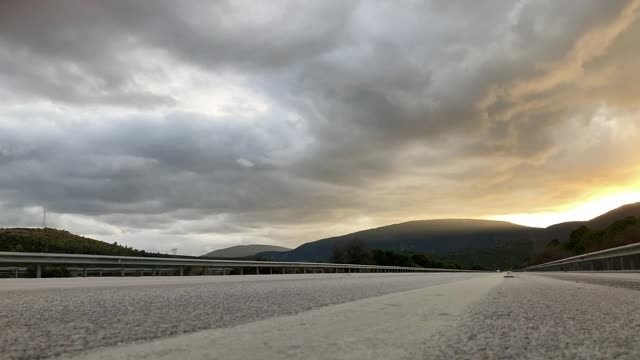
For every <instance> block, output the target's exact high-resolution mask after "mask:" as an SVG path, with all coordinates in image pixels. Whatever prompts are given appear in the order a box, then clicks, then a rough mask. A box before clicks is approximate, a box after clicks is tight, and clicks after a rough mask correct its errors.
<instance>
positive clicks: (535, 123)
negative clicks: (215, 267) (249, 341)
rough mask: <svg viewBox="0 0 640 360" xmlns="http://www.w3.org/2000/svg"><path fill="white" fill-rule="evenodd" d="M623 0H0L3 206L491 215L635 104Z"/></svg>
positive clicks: (628, 13) (281, 218)
mask: <svg viewBox="0 0 640 360" xmlns="http://www.w3.org/2000/svg"><path fill="white" fill-rule="evenodd" d="M635 3H636V2H629V1H617V0H616V1H606V2H605V1H563V2H553V1H524V2H518V3H514V2H511V1H500V0H497V1H489V2H482V3H480V2H468V1H465V2H456V1H432V2H422V1H407V2H403V3H397V2H385V1H375V2H374V1H349V2H345V1H322V2H308V1H283V2H242V1H240V2H238V1H219V2H213V3H212V2H199V1H181V2H174V1H153V2H151V1H109V2H98V1H79V0H78V1H73V0H63V1H56V2H54V1H43V2H42V1H39V2H36V1H4V2H2V3H0V95H1V96H3V98H4V99H6V102H7V104H6V105H5V106H1V105H0V170H2V171H0V205H2V208H1V211H2V212H3V213H4V212H11V210H10V209H17V210H16V211H22V210H19V209H31V208H37V207H46V208H48V209H50V210H51V211H53V212H57V213H60V214H73V215H76V216H88V217H89V218H92V219H95V220H96V221H101V222H103V223H104V224H109V225H115V226H120V227H122V228H126V229H130V230H131V231H134V230H136V229H138V230H141V229H165V230H166V231H167V232H170V233H172V234H189V233H190V232H193V233H194V234H197V233H215V234H236V235H237V234H243V233H246V234H254V235H255V231H256V230H255V229H256V228H269V227H272V228H274V229H275V228H277V227H278V226H284V227H285V228H289V227H291V229H290V231H291V233H286V231H287V230H286V229H285V230H282V229H281V231H280V232H278V236H283V237H285V238H288V239H289V238H292V239H293V238H295V236H294V235H292V234H295V233H301V234H302V233H304V234H308V232H307V230H308V229H307V230H303V229H299V228H298V229H296V228H295V226H297V225H299V224H300V223H303V222H304V223H308V224H310V225H309V226H322V225H321V224H326V223H330V222H332V221H341V219H345V218H349V219H353V218H357V217H359V216H361V215H363V214H365V215H367V216H371V217H374V218H379V219H381V220H380V221H387V220H389V221H391V220H398V219H403V218H405V217H406V216H407V215H406V214H412V216H415V214H418V215H420V214H424V213H427V212H428V214H429V215H432V216H433V215H435V214H434V213H435V212H439V213H441V214H442V215H445V216H450V215H456V214H460V213H459V212H458V213H456V212H455V211H453V210H452V209H453V208H456V207H457V208H460V205H461V204H462V203H465V204H467V205H468V207H466V208H467V209H471V210H466V212H465V213H464V214H460V215H474V216H482V215H487V214H492V213H495V212H496V211H499V210H498V209H497V208H496V207H497V206H498V205H497V204H503V202H502V200H503V199H505V198H507V197H509V195H510V194H511V195H512V194H514V193H517V191H518V189H523V188H527V187H532V186H533V187H535V188H536V189H538V190H539V191H540V192H544V191H545V189H546V190H548V189H549V188H551V187H552V186H553V184H557V183H558V182H560V183H563V184H564V183H567V182H568V180H566V179H560V178H559V176H560V175H555V174H547V173H545V172H544V167H545V166H547V167H552V166H561V165H560V164H565V163H576V162H575V159H573V157H574V156H575V157H579V156H580V154H573V155H572V156H565V154H566V152H563V149H564V148H565V146H566V145H567V144H566V143H568V142H571V141H574V140H575V141H577V139H567V138H563V137H562V136H565V134H567V133H568V132H571V131H573V132H576V131H577V132H581V131H582V132H587V131H593V121H592V120H591V119H592V118H593V116H594V114H596V113H597V112H598V111H599V107H601V106H602V104H614V105H615V106H617V107H618V108H619V109H618V110H620V111H622V112H624V111H632V110H633V109H634V105H633V104H634V103H636V100H637V94H638V92H637V91H635V90H636V89H635V88H634V87H633V85H631V84H633V83H639V82H633V81H625V79H626V78H628V76H636V75H633V73H634V72H633V71H632V70H633V65H631V64H634V63H635V62H634V61H637V60H638V52H637V51H630V50H629V48H630V46H623V45H620V44H618V43H619V42H620V43H622V44H625V43H628V44H632V43H633V39H634V37H633V36H630V35H627V34H633V33H637V31H638V30H637V28H638V26H637V24H636V21H635V18H636V16H637V4H635ZM634 4H635V5H634ZM609 49H612V50H611V51H608V50H609ZM605 58H606V59H607V60H606V61H603V60H602V59H605ZM635 73H637V72H635ZM227 77H231V78H232V80H228V78H227ZM233 86H235V87H239V88H242V89H248V90H247V91H248V93H249V94H250V95H247V96H246V98H240V99H236V98H233V96H232V100H231V102H230V103H224V101H226V100H224V101H223V100H220V94H223V95H226V94H227V93H232V92H233V91H232V87H233ZM212 89H217V90H219V91H218V93H215V94H213V93H209V92H208V91H210V90H212ZM197 96H201V97H203V100H198V101H199V102H197V101H195V100H194V98H195V97H197ZM234 96H235V95H234ZM256 99H258V100H259V101H258V100H256ZM220 102H223V103H224V104H223V105H218V103H220ZM194 103H198V108H197V109H194V108H193V104H194ZM255 103H264V104H266V105H264V106H262V107H261V106H258V105H256V104H255ZM203 108H204V109H205V110H207V111H208V110H210V112H211V113H207V114H203V113H197V112H198V111H200V112H202V109H203ZM211 109H213V110H211ZM220 109H223V110H224V111H223V112H225V111H226V112H227V113H225V114H223V115H220V114H219V113H216V111H218V112H219V111H220ZM255 109H258V110H255ZM205 112H206V111H205ZM236 113H237V114H241V115H238V116H236V115H229V114H236ZM247 114H249V115H247ZM581 119H582V120H581ZM617 121H618V122H619V123H620V124H622V121H623V120H617ZM625 121H626V122H627V123H628V122H629V120H625ZM630 129H632V130H631V132H633V131H636V130H637V129H636V128H635V127H630ZM627 132H629V131H627ZM560 134H562V135H560ZM613 138H614V140H611V141H612V142H614V141H615V138H616V137H615V136H614V137H613ZM625 144H628V142H626V141H619V142H618V145H616V147H615V148H614V147H612V146H607V144H601V146H602V147H603V148H605V149H606V151H605V152H606V153H610V154H613V153H616V154H617V153H618V151H620V152H622V149H623V148H624V149H626V146H627V145H625ZM572 161H573V162H572ZM581 169H582V170H580V169H576V170H575V172H574V173H572V174H573V175H576V174H580V173H581V172H580V171H587V168H586V167H583V168H581ZM536 177H538V178H539V177H544V178H545V179H546V180H545V181H544V182H543V183H544V184H543V185H539V184H537V183H534V182H533V180H532V179H535V178H536ZM497 185H499V188H501V189H503V190H502V191H499V190H496V189H495V187H496V186H497ZM567 186H569V185H567ZM558 191H563V192H564V193H571V189H560V190H558ZM487 192H491V193H492V194H493V195H491V196H492V198H491V200H490V201H489V200H488V195H487ZM527 199H528V200H530V199H529V198H527ZM544 200H548V199H547V198H545V197H540V199H539V201H544ZM388 204H398V206H401V207H402V209H401V210H397V211H395V213H394V211H393V210H392V209H389V206H387V205H388ZM422 204H429V206H426V205H422ZM527 205H531V206H537V204H532V203H531V202H523V205H522V206H527ZM513 206H515V205H513ZM25 211H26V210H25ZM29 211H31V210H29ZM483 211H484V212H483ZM514 211H520V210H517V209H514ZM5 216H6V217H5V218H4V219H5V220H6V221H5V220H3V224H4V223H6V224H7V225H10V224H13V223H14V221H15V217H13V216H8V215H5ZM211 216H223V217H224V220H221V219H219V218H218V220H212V219H210V217H211ZM12 219H13V220H12ZM83 221H84V220H83ZM87 226H89V225H87ZM96 231H97V230H96ZM100 231H106V232H109V231H113V229H112V228H111V227H105V228H103V229H102V230H100ZM247 236H253V235H247ZM260 236H262V237H264V236H266V235H264V234H261V235H260Z"/></svg>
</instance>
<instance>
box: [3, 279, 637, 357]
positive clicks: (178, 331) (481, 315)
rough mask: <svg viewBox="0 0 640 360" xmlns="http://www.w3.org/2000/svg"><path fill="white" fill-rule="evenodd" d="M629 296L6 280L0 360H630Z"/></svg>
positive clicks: (371, 282)
mask: <svg viewBox="0 0 640 360" xmlns="http://www.w3.org/2000/svg"><path fill="white" fill-rule="evenodd" d="M511 276H513V277H511ZM639 290H640V274H638V273H621V274H616V273H598V274H593V273H545V274H532V273H513V274H510V275H507V274H505V273H457V274H446V273H431V274H315V275H311V274H309V275H264V276H227V277H214V276H210V277H184V278H177V277H155V278H150V277H148V278H86V279H82V278H74V279H19V280H14V279H5V280H1V281H0V325H2V328H1V329H0V359H35V358H49V357H61V358H77V359H176V358H182V359H284V358H301V359H454V358H455V359H610V358H616V359H638V358H640V341H638V340H637V339H638V334H639V333H640V292H639Z"/></svg>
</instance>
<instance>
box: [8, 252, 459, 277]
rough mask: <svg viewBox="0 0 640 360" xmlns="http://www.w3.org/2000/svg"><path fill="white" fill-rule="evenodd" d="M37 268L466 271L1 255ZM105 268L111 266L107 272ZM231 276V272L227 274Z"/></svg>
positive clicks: (181, 272) (179, 271) (37, 271)
mask: <svg viewBox="0 0 640 360" xmlns="http://www.w3.org/2000/svg"><path fill="white" fill-rule="evenodd" d="M8 264H13V265H18V264H19V265H26V264H30V265H35V276H36V277H41V276H42V270H43V267H45V266H47V265H56V266H63V267H77V266H80V268H81V270H82V271H81V273H82V276H88V275H89V274H90V273H95V272H96V271H95V270H94V268H97V267H102V272H113V271H114V270H119V272H120V275H121V276H125V274H126V273H127V272H128V270H127V269H128V268H131V267H149V268H151V269H152V274H156V273H157V272H158V271H156V270H158V269H160V268H163V270H165V272H166V269H165V268H167V267H171V268H172V269H174V271H175V274H176V275H179V276H182V275H184V269H185V268H194V267H196V268H198V267H199V268H202V272H201V274H202V275H206V274H208V273H209V272H210V270H211V269H218V270H221V269H227V270H228V269H235V270H237V272H238V273H239V274H244V270H245V269H252V270H253V271H252V272H253V273H255V274H260V273H261V271H262V274H273V273H282V274H284V273H287V272H289V273H292V272H293V273H307V272H466V271H469V270H459V269H435V268H419V267H402V266H378V265H357V264H335V263H319V262H282V261H244V260H214V259H204V258H177V257H173V258H161V257H134V256H108V255H79V254H55V253H28V252H0V265H8ZM104 266H109V269H105V268H104ZM223 273H229V271H223Z"/></svg>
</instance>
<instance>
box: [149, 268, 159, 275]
mask: <svg viewBox="0 0 640 360" xmlns="http://www.w3.org/2000/svg"><path fill="white" fill-rule="evenodd" d="M156 275H158V273H157V272H156V267H155V266H152V267H151V276H156Z"/></svg>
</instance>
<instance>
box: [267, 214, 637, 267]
mask: <svg viewBox="0 0 640 360" xmlns="http://www.w3.org/2000/svg"><path fill="white" fill-rule="evenodd" d="M628 216H639V217H640V203H637V204H629V205H625V206H623V207H620V208H618V209H615V210H612V211H610V212H608V213H606V214H603V215H601V216H598V217H596V218H594V219H592V220H590V221H586V222H584V221H575V222H567V223H560V224H556V225H552V226H550V227H548V228H535V227H527V226H521V225H516V224H512V223H509V222H504V221H490V220H471V219H449V220H421V221H411V222H406V223H401V224H395V225H388V226H383V227H379V228H375V229H370V230H364V231H359V232H356V233H352V234H347V235H343V236H337V237H331V238H327V239H321V240H318V241H313V242H310V243H306V244H303V245H301V246H299V247H297V248H295V249H293V250H291V251H287V252H277V253H273V252H263V253H259V254H257V256H260V257H263V258H269V259H272V260H281V261H327V260H329V258H330V256H331V252H332V250H333V248H334V247H335V245H336V244H340V243H343V242H346V241H349V240H352V239H359V240H361V241H363V242H364V243H365V244H366V245H367V247H369V248H370V249H385V250H396V251H411V252H416V253H429V254H432V255H435V256H438V257H440V258H443V259H447V260H450V261H454V262H459V263H461V264H465V265H480V266H484V267H487V268H503V269H509V268H518V267H521V266H525V265H527V264H528V263H529V262H530V260H531V255H532V254H533V253H536V252H537V251H538V250H540V249H542V248H544V247H545V245H546V244H547V243H548V242H549V241H550V240H553V239H559V240H561V241H562V240H566V239H568V238H569V235H570V234H571V232H573V231H574V230H576V229H577V228H579V227H580V226H582V225H586V226H588V227H591V228H594V229H601V228H604V227H606V226H608V225H609V224H611V223H613V222H614V221H616V220H620V219H624V218H626V217H628Z"/></svg>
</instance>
